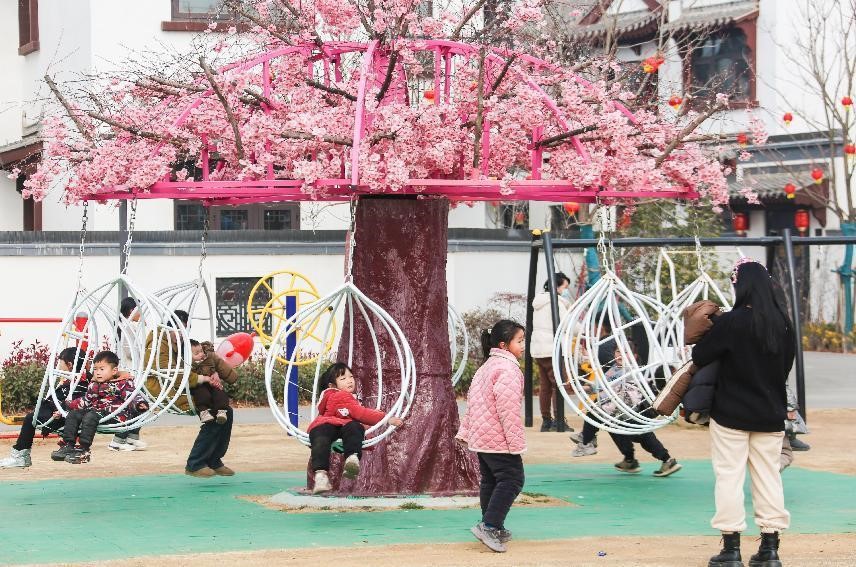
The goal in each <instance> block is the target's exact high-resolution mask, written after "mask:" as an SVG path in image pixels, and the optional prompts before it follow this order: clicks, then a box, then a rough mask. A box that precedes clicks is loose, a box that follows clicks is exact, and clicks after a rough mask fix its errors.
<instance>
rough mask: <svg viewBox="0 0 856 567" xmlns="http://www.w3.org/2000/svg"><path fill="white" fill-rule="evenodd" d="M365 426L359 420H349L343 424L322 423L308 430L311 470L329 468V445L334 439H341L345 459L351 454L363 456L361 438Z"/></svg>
mask: <svg viewBox="0 0 856 567" xmlns="http://www.w3.org/2000/svg"><path fill="white" fill-rule="evenodd" d="M365 437H366V428H365V427H363V424H362V423H360V422H359V421H349V422H348V423H346V424H345V425H333V424H332V423H322V424H321V425H316V426H315V427H313V428H312V431H310V432H309V444H310V446H311V447H312V470H313V471H326V470H330V447H331V445H333V443H334V442H335V441H336V439H341V440H342V449H343V452H344V454H345V458H346V459H347V458H348V457H349V456H351V455H356V456H357V457H362V456H363V439H365Z"/></svg>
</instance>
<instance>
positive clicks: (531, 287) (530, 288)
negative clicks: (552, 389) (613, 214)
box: [523, 230, 541, 427]
mask: <svg viewBox="0 0 856 567" xmlns="http://www.w3.org/2000/svg"><path fill="white" fill-rule="evenodd" d="M540 237H541V231H540V230H533V231H532V240H533V241H534V240H537V239H539V238H540ZM537 276H538V248H537V247H535V246H533V247H532V250H530V251H529V282H528V284H527V287H526V348H525V350H524V351H523V425H525V426H526V427H532V393H533V390H534V389H535V388H534V387H533V384H532V375H533V372H532V350H531V349H532V318H533V311H534V310H533V309H532V302H533V301H534V300H535V278H536V277H537Z"/></svg>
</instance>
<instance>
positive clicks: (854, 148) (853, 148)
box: [844, 144, 856, 157]
mask: <svg viewBox="0 0 856 567" xmlns="http://www.w3.org/2000/svg"><path fill="white" fill-rule="evenodd" d="M844 153H845V154H847V155H848V156H849V157H853V156H854V155H856V144H845V146H844Z"/></svg>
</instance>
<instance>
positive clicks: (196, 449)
mask: <svg viewBox="0 0 856 567" xmlns="http://www.w3.org/2000/svg"><path fill="white" fill-rule="evenodd" d="M234 420H235V413H234V411H233V410H232V408H226V423H222V424H221V423H217V422H216V421H209V422H208V423H204V424H202V427H200V428H199V433H197V434H196V441H194V442H193V447H191V448H190V455H188V456H187V469H188V470H191V471H198V470H199V469H201V468H204V467H210V468H212V469H219V468H220V467H222V466H223V457H224V456H225V455H226V451H228V450H229V441H230V440H231V439H232V422H233V421H234Z"/></svg>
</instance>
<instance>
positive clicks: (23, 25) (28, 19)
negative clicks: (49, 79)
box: [18, 0, 39, 55]
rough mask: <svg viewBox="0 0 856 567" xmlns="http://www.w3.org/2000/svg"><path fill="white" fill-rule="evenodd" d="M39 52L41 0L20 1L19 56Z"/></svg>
mask: <svg viewBox="0 0 856 567" xmlns="http://www.w3.org/2000/svg"><path fill="white" fill-rule="evenodd" d="M38 50H39V0H18V55H27V54H28V53H33V52H34V51H38Z"/></svg>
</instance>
